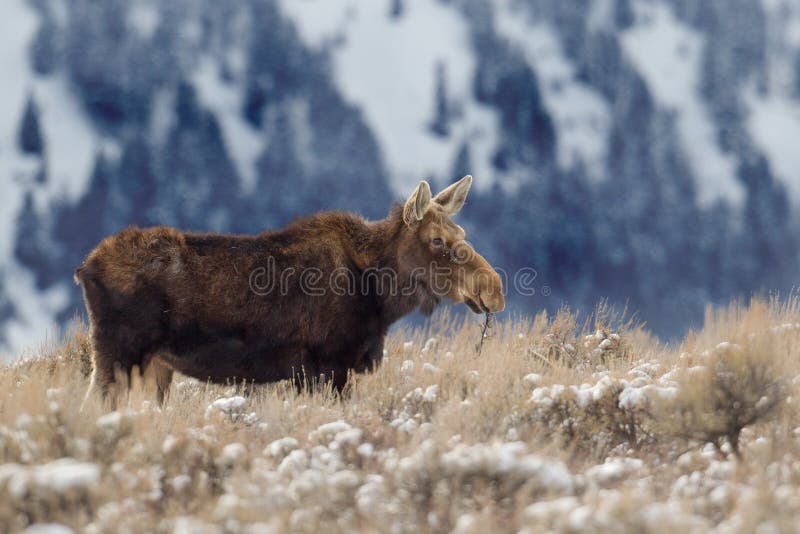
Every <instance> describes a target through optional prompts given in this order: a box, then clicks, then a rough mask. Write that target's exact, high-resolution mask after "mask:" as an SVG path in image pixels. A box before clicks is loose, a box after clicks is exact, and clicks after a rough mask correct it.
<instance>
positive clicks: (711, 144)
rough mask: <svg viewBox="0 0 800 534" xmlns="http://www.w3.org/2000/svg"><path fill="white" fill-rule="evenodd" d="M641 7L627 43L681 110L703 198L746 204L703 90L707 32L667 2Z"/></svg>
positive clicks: (665, 99)
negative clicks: (699, 30) (704, 34)
mask: <svg viewBox="0 0 800 534" xmlns="http://www.w3.org/2000/svg"><path fill="white" fill-rule="evenodd" d="M635 7H636V11H635V12H636V22H635V23H634V25H633V26H632V27H631V28H629V29H628V30H626V31H625V32H624V33H623V34H622V44H623V49H624V51H625V54H626V55H627V56H628V57H629V58H630V60H631V62H632V63H633V64H634V65H635V66H636V68H637V69H638V71H639V72H640V73H641V74H642V76H643V77H644V79H645V81H646V82H647V87H648V88H649V89H650V92H651V93H652V94H653V96H654V97H655V99H656V102H657V103H658V105H659V106H660V107H662V108H664V109H667V110H670V111H671V112H674V113H675V114H676V116H677V123H678V129H679V133H680V136H681V145H682V147H683V149H684V151H685V152H686V155H687V156H688V159H689V162H690V164H691V168H692V170H693V171H694V174H695V176H696V178H697V186H698V189H699V194H698V200H699V202H700V203H701V204H702V205H710V204H711V203H713V202H714V201H715V200H717V199H719V198H725V199H727V200H728V201H730V202H731V203H732V204H734V205H736V206H740V205H741V203H742V201H743V197H744V191H743V189H742V185H741V184H740V183H739V182H738V181H737V180H736V172H735V165H736V164H735V160H734V157H733V156H732V155H731V154H725V153H723V151H722V150H721V148H720V146H719V144H718V142H717V138H716V137H717V135H716V130H715V125H714V124H713V122H712V120H711V117H710V116H709V113H708V110H707V109H706V108H705V106H704V104H703V102H702V97H701V95H700V59H701V53H702V47H703V39H702V36H701V35H699V34H698V33H697V32H696V31H693V30H692V29H691V28H689V27H687V26H686V25H685V24H682V23H681V22H680V21H678V20H677V19H676V18H675V17H674V15H673V14H672V11H671V10H670V8H669V6H667V5H664V4H655V3H645V2H637V3H636V4H635ZM798 198H800V197H798Z"/></svg>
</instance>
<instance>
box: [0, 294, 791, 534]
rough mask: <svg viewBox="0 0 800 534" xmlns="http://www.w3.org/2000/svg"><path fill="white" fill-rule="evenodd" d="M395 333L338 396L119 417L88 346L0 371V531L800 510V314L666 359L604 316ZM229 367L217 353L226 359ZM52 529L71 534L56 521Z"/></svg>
mask: <svg viewBox="0 0 800 534" xmlns="http://www.w3.org/2000/svg"><path fill="white" fill-rule="evenodd" d="M480 326H481V325H479V324H477V323H476V322H474V320H471V319H470V320H468V321H467V322H466V323H465V322H463V321H461V320H456V319H453V320H451V319H448V318H447V317H446V316H440V317H438V318H437V319H435V320H434V321H432V322H431V325H430V326H429V327H428V328H427V329H424V330H422V329H417V330H414V331H399V332H397V333H395V334H394V335H393V336H392V337H391V339H390V340H389V343H388V344H387V354H386V357H385V360H384V362H383V365H382V366H381V367H380V369H378V370H377V371H376V372H374V373H371V374H368V375H365V376H358V377H355V380H354V382H353V384H352V388H351V390H350V391H349V392H348V393H347V394H346V395H345V396H343V397H338V396H337V395H334V394H332V393H331V392H330V391H324V390H322V391H319V390H318V391H312V392H302V393H297V392H296V391H294V389H292V388H289V387H288V386H287V385H285V384H278V385H273V386H263V387H256V388H254V389H252V390H248V389H247V388H242V387H235V386H229V387H222V386H211V385H206V384H202V383H199V382H197V381H194V380H190V379H185V378H181V377H178V379H177V380H176V381H175V382H174V383H173V385H172V388H171V390H170V394H169V397H168V399H167V401H166V403H165V404H164V406H158V405H157V404H156V403H155V402H153V401H152V400H151V399H152V398H154V397H153V394H152V392H150V391H148V387H147V385H146V384H141V383H140V381H137V380H134V384H133V389H132V392H131V394H130V396H129V397H128V398H127V400H126V401H125V402H124V403H123V406H122V407H121V408H120V409H119V410H117V411H114V412H110V413H108V412H107V411H104V410H103V407H102V406H100V405H99V403H98V402H97V401H96V400H94V399H92V400H91V401H90V402H89V403H88V405H87V407H86V408H85V409H84V411H83V412H79V407H80V404H81V401H82V400H83V395H84V391H85V389H86V386H87V378H86V375H87V370H88V368H87V363H88V358H89V350H90V348H89V344H88V342H87V338H86V332H85V329H82V328H77V329H76V330H75V331H73V332H71V333H70V334H69V335H68V336H67V340H66V341H65V342H64V344H62V345H60V346H57V347H51V348H45V349H43V350H41V351H40V354H38V355H35V356H29V357H27V358H23V359H21V360H18V361H15V362H13V363H11V364H8V365H7V366H5V367H2V368H1V369H0V464H2V465H0V494H2V495H3V497H2V498H0V525H2V526H3V528H4V529H5V530H8V531H18V530H24V529H25V528H28V527H30V526H32V525H33V526H34V528H40V527H43V526H44V524H49V528H51V529H53V530H52V531H53V532H61V531H63V532H69V529H74V530H75V531H80V532H192V533H194V532H201V533H202V532H286V531H292V532H318V531H319V530H320V528H325V529H327V531H329V532H338V531H347V532H408V531H411V532H439V531H456V532H506V531H523V532H542V531H555V532H609V531H615V532H674V531H675V529H682V532H707V531H709V530H713V529H717V530H719V531H724V532H730V531H732V532H765V533H766V532H783V531H786V532H788V531H793V530H795V529H796V528H797V525H798V518H800V414H798V409H797V408H798V387H799V386H800V301H798V300H797V299H790V300H789V301H788V303H786V302H784V303H780V302H778V301H772V302H763V301H759V302H753V303H752V304H750V305H749V306H748V307H743V306H738V305H733V306H731V307H729V308H728V309H725V310H722V311H710V312H709V313H708V316H707V319H706V326H705V328H704V329H703V330H702V331H700V332H697V333H690V334H689V335H688V336H687V337H686V339H685V340H684V341H683V342H682V343H680V344H679V345H678V344H675V345H674V346H672V345H670V346H667V345H663V344H661V343H659V342H658V341H657V340H656V339H654V338H653V337H651V336H649V335H648V334H647V333H646V331H645V330H643V329H641V328H638V327H636V326H635V325H633V324H630V323H625V322H624V321H621V320H619V319H617V318H615V317H614V316H613V314H611V313H609V312H608V311H607V310H605V309H603V308H601V309H599V310H598V311H597V312H596V313H595V314H594V315H593V316H592V317H591V318H589V319H588V320H586V321H584V320H580V321H579V320H578V319H577V318H576V316H575V315H573V314H571V313H569V312H567V311H564V312H562V313H559V314H558V315H557V316H555V317H547V316H546V315H544V314H542V315H540V316H538V317H537V318H536V319H535V320H533V321H530V320H525V319H510V318H506V319H505V320H501V321H500V322H499V323H498V324H497V325H496V326H495V327H494V328H493V329H492V331H491V334H492V335H491V337H490V338H489V339H488V340H487V341H486V343H485V345H484V346H483V349H482V353H481V355H480V356H477V355H476V351H475V347H476V343H477V341H478V339H479V336H480ZM220 357H224V355H220ZM58 525H60V526H61V527H62V530H58V528H59V527H58Z"/></svg>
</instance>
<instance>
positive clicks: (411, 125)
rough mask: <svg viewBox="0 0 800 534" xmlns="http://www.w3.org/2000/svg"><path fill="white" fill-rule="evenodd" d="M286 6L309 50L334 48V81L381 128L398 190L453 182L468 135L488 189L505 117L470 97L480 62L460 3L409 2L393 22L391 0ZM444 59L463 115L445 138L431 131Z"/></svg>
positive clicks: (480, 182)
mask: <svg viewBox="0 0 800 534" xmlns="http://www.w3.org/2000/svg"><path fill="white" fill-rule="evenodd" d="M280 5H281V7H282V10H283V12H284V13H285V14H286V15H288V16H289V18H291V19H292V20H293V21H294V22H295V24H296V25H297V28H298V31H299V34H300V36H301V38H302V39H303V41H304V42H305V43H306V44H307V45H308V46H310V47H312V48H317V49H319V48H323V47H327V46H331V45H333V46H332V47H331V53H332V59H333V66H334V68H333V73H334V79H335V82H336V84H337V86H338V87H339V89H340V90H341V91H342V94H343V96H344V97H345V99H346V100H348V101H350V102H352V103H354V104H355V105H357V106H359V107H360V108H361V109H362V111H363V113H364V116H365V119H366V121H367V123H368V124H369V126H370V127H371V129H372V130H373V131H374V132H375V133H376V135H377V137H378V140H379V142H380V146H381V147H382V149H383V150H384V157H385V158H386V160H387V163H388V165H387V166H388V168H389V169H390V170H391V172H392V173H393V176H392V184H393V186H394V189H395V191H396V192H397V193H398V194H399V195H401V196H406V195H408V194H409V192H410V191H412V190H413V188H414V187H415V186H416V185H417V184H418V183H419V180H421V179H423V178H430V177H437V178H439V179H444V180H446V181H449V180H452V179H453V178H456V177H453V176H450V172H451V168H452V166H453V163H454V161H455V158H456V155H457V153H458V150H459V148H460V147H461V144H462V143H463V142H465V141H467V142H469V145H470V153H471V160H472V166H473V170H472V173H473V174H474V175H475V176H476V177H477V178H478V179H477V181H476V187H478V188H481V189H483V188H488V187H489V186H491V184H492V182H493V181H494V179H495V176H494V174H495V172H494V170H493V168H492V165H491V157H492V154H493V152H494V148H495V146H496V133H497V131H498V128H499V125H498V118H497V115H496V113H495V112H494V111H492V110H491V109H490V108H488V107H486V106H483V105H481V104H479V103H477V102H476V101H475V100H474V98H473V97H472V81H473V77H474V72H475V58H474V57H473V54H472V50H471V45H470V38H469V27H468V25H467V22H466V20H465V19H464V17H463V16H462V15H461V14H460V13H459V12H458V10H457V9H455V8H454V7H452V6H448V5H445V4H444V3H442V2H407V3H406V9H405V11H404V13H403V15H402V16H401V17H398V18H394V19H393V18H390V17H389V16H388V10H387V6H386V4H385V3H384V2H375V1H374V0H325V1H324V2H323V1H306V2H298V1H294V0H281V2H280ZM439 64H442V65H444V67H445V79H446V86H447V93H448V100H449V101H450V103H451V104H453V105H455V106H456V107H457V108H458V109H459V111H460V114H459V115H458V116H456V117H454V118H453V119H452V122H451V134H450V135H449V136H448V137H438V136H436V135H434V134H433V133H431V132H430V130H429V124H430V122H431V120H432V118H433V116H434V108H435V89H436V69H437V65H439Z"/></svg>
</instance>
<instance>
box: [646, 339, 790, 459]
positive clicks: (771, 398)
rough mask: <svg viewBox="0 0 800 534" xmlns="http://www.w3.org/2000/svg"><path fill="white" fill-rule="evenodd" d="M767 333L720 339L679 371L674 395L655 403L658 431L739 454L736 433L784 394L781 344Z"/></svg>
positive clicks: (765, 416) (786, 386) (771, 410)
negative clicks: (737, 339)
mask: <svg viewBox="0 0 800 534" xmlns="http://www.w3.org/2000/svg"><path fill="white" fill-rule="evenodd" d="M780 341H781V340H780V339H778V338H776V336H774V335H772V334H771V333H767V334H759V335H754V336H750V338H749V339H748V340H746V341H744V342H743V343H742V344H738V343H729V342H723V343H720V344H718V345H717V346H716V347H715V348H713V349H712V350H709V351H705V352H703V353H702V354H700V355H699V356H698V357H697V358H696V360H697V362H698V363H699V365H694V366H691V367H685V368H683V369H681V371H680V373H679V374H678V378H677V380H678V394H677V395H676V396H675V397H674V398H672V399H671V400H670V401H669V402H664V403H662V404H661V405H660V407H659V408H660V413H661V414H663V417H661V418H660V419H661V421H662V424H661V426H662V428H663V431H664V432H666V433H669V434H672V435H674V436H678V437H681V438H684V439H688V440H691V441H695V442H699V443H713V444H714V445H715V446H716V447H717V449H718V450H719V451H720V452H722V451H723V445H724V444H727V445H728V446H729V447H730V448H731V451H732V452H733V454H734V455H735V456H736V457H737V458H741V450H740V436H741V433H742V430H743V429H744V428H746V427H748V426H751V425H754V424H756V423H759V422H762V421H765V420H767V419H768V418H769V417H770V416H771V415H773V414H774V413H775V412H776V410H777V408H778V407H779V406H780V405H781V404H782V403H783V402H784V400H785V399H786V397H787V395H788V394H789V382H788V380H787V379H786V378H785V374H784V372H783V368H784V367H785V360H786V350H787V348H786V346H785V345H784V344H783V343H781V342H780Z"/></svg>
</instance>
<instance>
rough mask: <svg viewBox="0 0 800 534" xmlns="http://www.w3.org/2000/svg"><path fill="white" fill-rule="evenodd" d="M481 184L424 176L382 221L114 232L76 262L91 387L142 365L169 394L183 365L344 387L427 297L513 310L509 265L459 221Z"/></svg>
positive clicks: (227, 374)
mask: <svg viewBox="0 0 800 534" xmlns="http://www.w3.org/2000/svg"><path fill="white" fill-rule="evenodd" d="M471 184H472V177H471V176H469V175H468V176H465V177H464V178H462V179H460V180H458V181H457V182H455V183H453V184H452V185H450V186H449V187H447V188H445V189H444V190H442V191H441V192H440V193H439V194H438V195H436V196H435V197H432V195H431V189H430V186H429V185H428V183H427V182H425V181H422V182H420V184H419V186H418V187H417V188H416V190H415V191H414V192H413V193H412V194H411V196H410V197H409V198H408V200H407V201H406V202H405V203H404V204H400V203H397V204H395V205H394V206H393V207H392V209H391V211H390V213H389V215H388V217H386V218H385V219H383V220H379V221H373V222H370V221H366V220H364V219H363V218H361V217H359V216H357V215H355V214H351V213H345V212H323V213H318V214H315V215H311V216H308V217H306V218H302V219H298V220H296V221H294V222H293V223H290V224H289V225H288V226H286V227H285V228H283V229H279V230H273V231H265V232H263V233H260V234H257V235H228V234H217V233H195V232H182V231H179V230H176V229H174V228H169V227H163V226H161V227H154V228H148V229H139V228H137V227H129V228H127V229H125V230H122V231H121V232H119V233H117V234H115V235H113V236H111V237H107V238H106V239H104V240H103V241H102V242H101V243H100V244H99V245H98V246H97V247H96V248H95V249H94V250H93V251H92V252H91V253H89V255H88V257H87V258H86V260H85V261H84V262H83V263H82V264H81V265H80V266H79V267H78V268H77V270H76V272H75V280H76V282H77V283H78V284H80V285H81V286H82V289H83V297H84V301H85V304H86V309H87V311H88V315H89V322H90V337H91V342H92V363H93V370H92V376H91V384H90V386H89V390H88V392H87V399H88V398H89V397H90V396H91V395H92V394H93V392H95V393H96V394H99V395H100V397H101V398H102V399H104V400H105V401H107V402H110V403H112V405H115V404H116V400H117V396H118V394H119V393H120V391H119V390H120V388H122V387H124V384H125V383H126V382H125V378H127V379H128V382H127V383H128V384H130V378H131V373H132V372H134V370H135V369H138V370H139V371H141V373H142V374H143V375H144V376H145V377H146V379H147V380H153V381H154V382H155V384H156V393H157V395H158V400H159V402H163V400H164V395H165V393H166V391H167V390H168V388H169V385H170V383H171V381H172V374H173V372H174V371H178V372H180V373H183V374H185V375H188V376H191V377H194V378H197V379H199V380H203V381H210V382H214V383H225V382H228V381H231V380H242V381H247V382H249V383H267V382H275V381H280V380H285V379H289V380H293V381H294V382H295V383H296V384H301V385H302V384H306V385H307V384H308V383H309V382H308V381H309V379H313V380H314V381H315V382H316V381H322V382H327V381H331V382H332V385H333V387H334V388H336V389H337V390H339V391H341V390H342V389H343V388H344V386H345V385H346V382H347V377H348V372H351V371H354V372H357V373H361V372H365V371H367V370H369V369H371V368H373V367H374V366H375V365H377V364H378V363H379V362H380V360H381V358H382V357H383V345H384V338H385V336H386V333H387V330H388V328H389V326H390V325H391V324H392V323H394V322H395V321H397V320H398V319H399V318H401V317H403V316H404V315H407V314H408V313H410V312H412V311H414V310H415V309H419V310H421V311H422V312H423V313H425V314H430V313H432V312H433V310H434V308H435V307H436V306H437V305H438V304H439V302H440V301H441V299H442V298H443V297H446V298H448V299H450V300H452V301H453V302H456V303H458V302H464V303H465V304H466V305H467V306H468V307H469V308H470V309H471V310H472V311H474V312H476V313H490V312H499V311H502V310H503V308H504V307H505V299H504V295H503V285H502V281H501V278H500V276H499V275H498V274H497V272H496V271H495V270H494V269H493V268H492V267H491V266H490V265H489V263H488V262H487V261H486V260H485V259H484V258H483V257H481V256H480V255H479V254H478V253H476V252H475V251H474V250H473V249H472V247H471V246H470V245H469V244H467V243H466V242H465V241H464V238H465V233H464V230H463V229H462V228H461V227H460V226H459V225H457V224H455V223H454V222H453V221H452V220H451V216H452V215H454V214H455V213H457V212H458V211H459V210H460V209H461V207H462V206H463V205H464V202H465V200H466V197H467V192H468V191H469V188H470V186H471ZM276 280H277V282H276V283H272V282H275V281H276ZM311 282H316V284H312V283H311ZM312 286H313V287H312Z"/></svg>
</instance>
